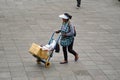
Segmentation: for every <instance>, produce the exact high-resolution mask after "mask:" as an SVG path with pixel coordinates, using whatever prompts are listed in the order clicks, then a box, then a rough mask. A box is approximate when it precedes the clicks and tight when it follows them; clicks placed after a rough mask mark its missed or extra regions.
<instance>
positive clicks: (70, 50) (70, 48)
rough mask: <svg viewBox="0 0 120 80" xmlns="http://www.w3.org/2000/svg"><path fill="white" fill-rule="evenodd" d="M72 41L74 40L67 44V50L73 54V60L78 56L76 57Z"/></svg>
mask: <svg viewBox="0 0 120 80" xmlns="http://www.w3.org/2000/svg"><path fill="white" fill-rule="evenodd" d="M73 43H74V40H73V42H72V43H71V44H70V45H69V46H68V51H69V52H70V53H71V54H73V55H74V56H75V61H77V60H78V58H79V57H78V54H77V53H76V52H75V51H74V50H73Z"/></svg>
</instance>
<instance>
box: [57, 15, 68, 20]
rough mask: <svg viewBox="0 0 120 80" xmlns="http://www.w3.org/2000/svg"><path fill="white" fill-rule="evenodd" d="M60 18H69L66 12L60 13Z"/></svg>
mask: <svg viewBox="0 0 120 80" xmlns="http://www.w3.org/2000/svg"><path fill="white" fill-rule="evenodd" d="M59 17H60V18H63V19H69V18H68V17H67V16H66V15H65V14H61V15H59Z"/></svg>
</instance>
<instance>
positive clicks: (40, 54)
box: [29, 43, 49, 59]
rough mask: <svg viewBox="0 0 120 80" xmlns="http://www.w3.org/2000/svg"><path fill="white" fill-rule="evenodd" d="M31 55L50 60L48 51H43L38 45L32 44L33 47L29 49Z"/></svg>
mask: <svg viewBox="0 0 120 80" xmlns="http://www.w3.org/2000/svg"><path fill="white" fill-rule="evenodd" d="M29 53H31V54H32V55H36V56H38V57H40V58H41V59H48V56H49V55H48V54H49V52H48V50H42V47H41V46H40V45H38V44H36V43H32V46H31V47H30V49H29Z"/></svg>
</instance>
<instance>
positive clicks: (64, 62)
mask: <svg viewBox="0 0 120 80" xmlns="http://www.w3.org/2000/svg"><path fill="white" fill-rule="evenodd" d="M67 63H68V61H63V62H60V64H67Z"/></svg>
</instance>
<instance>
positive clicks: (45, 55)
mask: <svg viewBox="0 0 120 80" xmlns="http://www.w3.org/2000/svg"><path fill="white" fill-rule="evenodd" d="M54 35H55V32H54V33H53V34H52V36H51V38H50V40H49V42H48V44H47V45H49V46H50V45H52V48H51V49H49V50H44V49H43V47H45V46H40V45H37V44H36V43H33V44H32V46H31V47H30V49H29V53H31V54H32V55H33V56H34V57H35V58H36V59H37V60H36V62H37V63H38V64H40V63H41V62H42V63H44V64H45V67H46V68H47V67H49V66H50V62H49V61H50V58H51V57H52V56H53V52H54V50H55V47H56V44H57V43H58V41H59V39H60V35H59V36H58V38H57V39H54V38H53V37H54ZM53 42H54V43H53ZM53 44H54V45H53Z"/></svg>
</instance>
